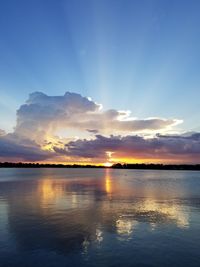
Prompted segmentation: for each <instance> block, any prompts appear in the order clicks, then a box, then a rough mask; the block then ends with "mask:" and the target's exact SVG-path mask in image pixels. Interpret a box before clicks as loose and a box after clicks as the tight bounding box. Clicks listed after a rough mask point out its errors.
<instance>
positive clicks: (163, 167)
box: [0, 162, 200, 171]
mask: <svg viewBox="0 0 200 267" xmlns="http://www.w3.org/2000/svg"><path fill="white" fill-rule="evenodd" d="M0 168H112V169H141V170H145V169H146V170H197V171H199V170H200V164H196V165H193V164H153V163H150V164H145V163H134V164H126V163H124V164H121V163H117V164H113V165H112V166H111V167H106V166H103V165H90V164H87V165H81V164H66V165H65V164H50V163H24V162H0Z"/></svg>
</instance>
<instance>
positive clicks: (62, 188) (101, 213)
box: [0, 169, 200, 267]
mask: <svg viewBox="0 0 200 267" xmlns="http://www.w3.org/2000/svg"><path fill="white" fill-rule="evenodd" d="M0 266H3V267H13V266H15V267H40V266H41V267H46V266H47V267H50V266H51V267H53V266H59V267H62V266H83V267H84V266H112V267H118V266H123V267H124V266H161V267H164V266H170V267H173V266H176V267H177V266H181V267H183V266H187V267H189V266H198V267H199V266H200V172H190V171H152V170H151V171H149V170H144V171H142V170H139V171H137V170H112V169H0Z"/></svg>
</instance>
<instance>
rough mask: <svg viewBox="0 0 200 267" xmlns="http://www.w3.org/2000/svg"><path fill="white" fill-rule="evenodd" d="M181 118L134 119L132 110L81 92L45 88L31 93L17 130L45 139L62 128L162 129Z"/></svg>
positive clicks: (107, 131) (108, 130) (96, 130)
mask: <svg viewBox="0 0 200 267" xmlns="http://www.w3.org/2000/svg"><path fill="white" fill-rule="evenodd" d="M180 122H181V121H180V120H177V119H162V118H147V119H142V120H138V119H134V118H131V117H130V112H127V111H118V110H115V109H110V110H102V105H100V104H97V103H96V102H94V101H92V100H91V99H89V98H86V97H82V96H81V95H79V94H75V93H69V92H66V93H65V94H64V96H47V95H45V94H44V93H41V92H35V93H32V94H30V96H29V99H28V100H27V101H26V103H25V104H24V105H22V106H21V107H20V108H19V109H18V111H17V125H16V128H15V132H16V133H17V134H18V135H20V136H23V137H26V138H30V139H32V140H35V141H36V142H37V143H41V142H44V141H45V140H47V139H48V137H49V136H56V135H58V133H59V131H63V130H66V134H67V132H70V130H74V133H76V134H75V135H77V136H79V134H80V133H81V134H83V132H84V133H85V135H86V136H87V133H88V131H89V132H90V133H92V132H93V133H100V134H107V135H109V134H112V133H117V134H123V135H127V134H130V133H133V132H141V131H162V130H163V129H168V128H170V127H172V126H174V125H176V124H178V123H180Z"/></svg>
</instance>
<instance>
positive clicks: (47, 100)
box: [0, 92, 200, 162]
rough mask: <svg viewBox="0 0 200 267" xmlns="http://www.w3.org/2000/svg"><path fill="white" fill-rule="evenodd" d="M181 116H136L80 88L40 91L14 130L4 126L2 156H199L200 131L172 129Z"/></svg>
mask: <svg viewBox="0 0 200 267" xmlns="http://www.w3.org/2000/svg"><path fill="white" fill-rule="evenodd" d="M180 122H181V121H180V120H177V119H164V118H146V119H136V118H133V117H131V113H130V111H120V110H115V109H109V110H103V108H102V105H101V104H98V103H96V102H94V101H92V100H91V99H90V98H87V97H82V96H81V95H80V94H76V93H70V92H66V93H65V94H64V95H63V96H48V95H46V94H44V93H41V92H35V93H32V94H30V96H29V98H28V100H27V101H26V103H25V104H23V105H21V106H20V108H19V109H18V110H17V122H16V127H15V130H14V132H13V133H10V134H6V133H5V132H4V131H3V130H0V159H1V160H5V159H6V160H7V159H11V160H13V161H19V160H23V161H51V162H53V161H62V162H69V161H70V162H79V161H85V162H104V161H105V160H111V159H115V160H117V159H119V160H120V159H122V160H124V161H125V160H126V159H151V160H152V161H153V160H154V159H160V160H163V161H167V160H170V159H171V160H176V159H178V160H180V161H181V160H183V161H187V160H188V162H189V161H190V160H191V161H192V160H193V161H195V160H196V161H197V159H198V157H199V156H200V134H199V133H187V134H184V135H169V134H168V133H169V130H171V128H172V127H173V126H175V125H177V124H178V123H180ZM156 133H159V134H157V135H156ZM161 133H162V134H161ZM113 134H114V135H113ZM145 136H148V137H150V138H145Z"/></svg>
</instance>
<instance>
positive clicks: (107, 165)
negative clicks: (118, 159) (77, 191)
mask: <svg viewBox="0 0 200 267" xmlns="http://www.w3.org/2000/svg"><path fill="white" fill-rule="evenodd" d="M103 166H105V167H111V166H112V163H111V162H106V163H104V164H103Z"/></svg>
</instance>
